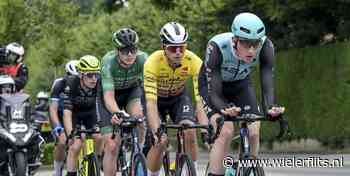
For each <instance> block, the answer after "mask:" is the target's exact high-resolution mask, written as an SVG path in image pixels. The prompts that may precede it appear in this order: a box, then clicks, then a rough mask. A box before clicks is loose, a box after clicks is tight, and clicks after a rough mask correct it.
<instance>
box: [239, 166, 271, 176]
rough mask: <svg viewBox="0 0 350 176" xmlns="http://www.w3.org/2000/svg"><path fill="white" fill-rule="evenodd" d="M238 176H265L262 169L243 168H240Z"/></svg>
mask: <svg viewBox="0 0 350 176" xmlns="http://www.w3.org/2000/svg"><path fill="white" fill-rule="evenodd" d="M237 175H238V176H265V172H264V169H263V168H262V167H241V168H239V173H238V174H237Z"/></svg>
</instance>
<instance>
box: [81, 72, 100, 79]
mask: <svg viewBox="0 0 350 176" xmlns="http://www.w3.org/2000/svg"><path fill="white" fill-rule="evenodd" d="M83 75H84V76H86V77H87V78H90V79H92V78H94V77H95V78H99V77H100V73H98V72H90V73H84V74H83Z"/></svg>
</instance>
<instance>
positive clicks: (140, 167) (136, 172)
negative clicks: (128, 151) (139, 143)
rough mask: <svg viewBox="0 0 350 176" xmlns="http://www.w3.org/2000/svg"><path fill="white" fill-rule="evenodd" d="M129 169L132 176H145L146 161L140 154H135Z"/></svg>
mask: <svg viewBox="0 0 350 176" xmlns="http://www.w3.org/2000/svg"><path fill="white" fill-rule="evenodd" d="M131 169H132V176H147V168H146V159H145V156H144V155H143V154H142V153H137V154H135V156H134V160H133V165H132V168H131Z"/></svg>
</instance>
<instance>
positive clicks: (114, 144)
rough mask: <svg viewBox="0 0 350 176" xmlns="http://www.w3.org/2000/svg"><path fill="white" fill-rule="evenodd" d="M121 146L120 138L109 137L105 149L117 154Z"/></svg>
mask: <svg viewBox="0 0 350 176" xmlns="http://www.w3.org/2000/svg"><path fill="white" fill-rule="evenodd" d="M119 146H120V140H113V139H108V140H107V142H106V143H105V150H106V151H107V152H109V153H112V154H117V151H118V149H119Z"/></svg>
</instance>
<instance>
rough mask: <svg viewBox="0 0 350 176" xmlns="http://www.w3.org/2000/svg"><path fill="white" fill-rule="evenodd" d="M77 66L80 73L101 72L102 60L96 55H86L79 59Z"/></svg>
mask: <svg viewBox="0 0 350 176" xmlns="http://www.w3.org/2000/svg"><path fill="white" fill-rule="evenodd" d="M76 67H77V69H78V70H79V72H80V73H86V72H99V71H100V61H99V60H98V59H97V58H96V57H95V56H91V55H85V56H83V57H81V58H80V59H79V62H78V64H77V65H76Z"/></svg>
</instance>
